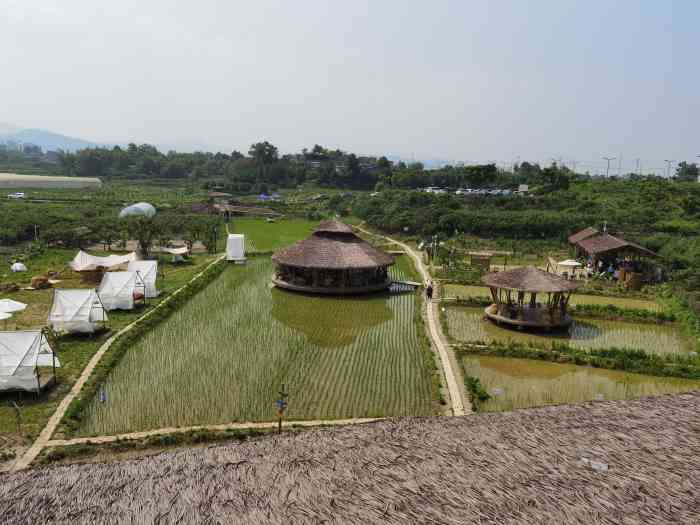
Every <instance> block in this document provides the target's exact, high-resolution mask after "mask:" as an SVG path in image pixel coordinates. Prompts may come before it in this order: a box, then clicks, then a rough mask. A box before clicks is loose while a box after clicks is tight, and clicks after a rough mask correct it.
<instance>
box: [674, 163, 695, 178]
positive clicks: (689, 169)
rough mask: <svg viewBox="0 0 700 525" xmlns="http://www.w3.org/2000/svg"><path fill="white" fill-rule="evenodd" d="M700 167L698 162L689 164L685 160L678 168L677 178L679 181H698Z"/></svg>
mask: <svg viewBox="0 0 700 525" xmlns="http://www.w3.org/2000/svg"><path fill="white" fill-rule="evenodd" d="M698 176H700V169H698V165H697V164H696V163H694V162H693V163H692V164H688V163H687V162H685V161H683V162H681V163H679V164H678V167H677V168H676V180H677V181H679V182H697V181H698Z"/></svg>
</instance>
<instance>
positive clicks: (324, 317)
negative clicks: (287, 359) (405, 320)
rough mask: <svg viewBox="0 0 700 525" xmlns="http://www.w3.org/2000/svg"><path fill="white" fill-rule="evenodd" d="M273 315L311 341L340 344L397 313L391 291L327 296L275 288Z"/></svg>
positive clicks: (336, 345) (326, 345)
mask: <svg viewBox="0 0 700 525" xmlns="http://www.w3.org/2000/svg"><path fill="white" fill-rule="evenodd" d="M271 292H272V316H273V317H274V318H275V319H276V320H277V321H279V322H280V323H282V324H284V325H286V326H288V327H290V328H293V329H294V330H297V331H299V332H302V333H304V334H305V335H306V337H307V338H308V340H309V342H310V343H313V344H315V345H318V346H321V347H338V346H345V345H348V344H350V343H352V342H353V341H354V340H355V339H356V338H357V337H358V336H359V335H361V334H362V333H364V332H365V331H366V330H367V329H369V328H372V327H376V326H379V325H381V324H383V323H386V322H387V321H390V320H391V319H393V317H394V313H393V311H392V310H391V308H390V307H389V300H388V299H389V296H390V294H389V293H380V294H372V295H366V296H352V297H328V296H317V295H309V294H302V293H298V292H290V291H287V290H281V289H279V288H274V289H273V290H271Z"/></svg>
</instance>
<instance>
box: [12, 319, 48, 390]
mask: <svg viewBox="0 0 700 525" xmlns="http://www.w3.org/2000/svg"><path fill="white" fill-rule="evenodd" d="M54 363H55V366H57V367H58V366H61V364H60V363H59V362H58V358H57V357H56V356H55V355H54V353H53V349H52V348H51V345H49V342H48V341H47V340H46V337H45V336H44V334H43V333H42V332H41V331H40V330H27V331H18V332H0V391H2V390H27V391H38V390H39V385H38V382H37V376H36V367H40V366H49V367H51V366H53V365H54Z"/></svg>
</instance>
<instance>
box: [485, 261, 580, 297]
mask: <svg viewBox="0 0 700 525" xmlns="http://www.w3.org/2000/svg"><path fill="white" fill-rule="evenodd" d="M483 281H484V283H486V286H491V287H493V288H503V289H506V290H516V291H519V292H537V293H556V292H569V291H571V290H575V289H576V288H578V286H579V283H577V282H575V281H569V280H567V279H564V278H563V277H559V276H558V275H555V274H553V273H548V272H545V271H544V270H540V269H539V268H535V267H534V266H521V267H520V268H515V269H513V270H508V271H505V272H494V273H488V274H486V275H484V278H483Z"/></svg>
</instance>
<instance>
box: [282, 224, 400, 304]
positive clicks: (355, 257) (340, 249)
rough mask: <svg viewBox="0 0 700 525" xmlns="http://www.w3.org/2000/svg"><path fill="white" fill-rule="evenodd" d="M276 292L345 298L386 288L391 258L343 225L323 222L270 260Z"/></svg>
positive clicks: (388, 283)
mask: <svg viewBox="0 0 700 525" xmlns="http://www.w3.org/2000/svg"><path fill="white" fill-rule="evenodd" d="M272 261H273V262H274V263H275V265H276V268H275V275H274V276H273V278H272V282H273V283H274V284H275V285H276V286H279V287H280V288H286V289H289V290H295V291H300V292H311V293H322V294H331V295H346V294H359V293H368V292H375V291H379V290H384V289H386V288H388V287H389V285H390V284H391V280H390V279H389V274H388V271H387V268H388V267H389V266H391V265H392V264H394V258H393V257H392V256H391V255H389V254H388V253H385V252H383V251H381V250H378V249H377V248H375V247H374V246H372V245H370V244H369V243H367V242H365V241H364V240H362V239H360V238H359V237H358V236H357V235H355V233H354V232H353V231H352V228H350V226H348V225H347V224H343V223H342V222H338V221H323V222H321V224H319V226H318V228H316V230H315V231H314V232H313V233H312V234H311V235H310V236H309V237H307V238H306V239H304V240H302V241H299V242H297V243H296V244H293V245H292V246H288V247H287V248H282V249H281V250H279V251H277V252H276V253H275V254H274V255H273V256H272Z"/></svg>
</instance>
